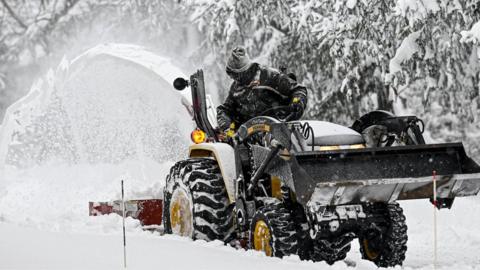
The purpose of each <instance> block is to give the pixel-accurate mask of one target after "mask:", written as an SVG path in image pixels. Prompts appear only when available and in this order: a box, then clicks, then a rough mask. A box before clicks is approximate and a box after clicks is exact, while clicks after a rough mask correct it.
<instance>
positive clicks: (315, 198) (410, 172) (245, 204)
mask: <svg viewBox="0 0 480 270" xmlns="http://www.w3.org/2000/svg"><path fill="white" fill-rule="evenodd" d="M204 85H205V84H204V80H203V72H202V71H201V70H199V71H197V72H196V73H194V74H193V75H191V76H190V79H189V80H188V81H187V80H185V79H182V78H178V79H176V80H175V82H174V87H175V88H176V89H177V90H183V89H185V88H186V87H188V86H189V87H190V88H191V92H192V108H191V111H192V112H193V118H194V120H195V123H196V125H197V128H196V132H195V133H194V134H195V136H196V137H195V138H196V139H195V140H194V141H195V144H192V145H191V146H190V149H189V158H187V159H185V160H181V161H178V162H177V163H176V164H175V165H174V166H173V167H172V168H171V169H170V173H169V174H168V175H167V177H166V183H165V187H164V197H163V207H160V208H159V207H158V205H156V206H155V205H153V206H151V207H146V206H145V204H143V202H142V204H143V205H142V207H138V204H137V207H136V208H135V207H134V208H135V209H133V210H134V211H131V213H132V215H136V216H137V217H139V218H141V217H140V212H139V211H140V210H141V211H146V210H148V209H149V208H152V209H156V210H158V211H160V215H161V216H162V222H163V226H164V231H165V232H166V233H174V234H178V235H182V236H187V237H191V238H193V239H203V240H207V241H209V240H216V239H217V240H221V241H225V243H232V244H235V245H236V246H238V245H240V246H243V247H249V248H252V249H255V250H258V251H262V252H264V253H265V254H266V255H267V256H276V257H283V256H287V255H290V254H298V255H299V256H300V258H301V259H310V260H313V261H326V262H327V263H329V264H333V263H334V262H336V261H339V260H343V259H345V257H346V255H347V253H348V251H349V250H350V247H351V241H352V240H354V239H355V238H357V239H358V241H359V244H360V252H361V254H362V257H363V258H364V259H366V260H369V261H372V262H373V263H375V264H376V265H377V266H379V267H392V266H396V265H401V264H402V262H403V261H404V260H405V252H406V250H407V239H408V237H407V226H406V223H405V216H404V214H403V211H402V208H401V207H400V205H399V204H398V203H397V201H399V200H411V199H430V200H432V197H433V186H432V174H433V172H434V171H436V175H437V188H436V193H437V195H438V202H437V204H436V206H437V207H438V208H450V207H451V206H452V204H453V201H454V199H455V198H456V197H459V196H474V195H476V194H477V193H478V192H479V190H480V167H479V166H478V164H477V163H475V161H473V160H472V159H470V158H469V157H468V156H467V155H466V154H465V150H464V148H463V146H462V144H461V143H448V144H432V145H428V144H425V141H424V139H423V136H422V129H423V127H424V125H423V122H422V121H421V120H420V119H418V118H417V117H415V116H402V117H397V116H395V115H392V114H391V113H389V112H385V111H374V112H371V113H368V114H366V115H364V116H362V117H361V118H360V119H358V120H357V121H356V122H355V123H354V124H353V126H352V127H350V128H349V127H344V126H340V125H336V124H333V123H328V122H322V121H310V120H308V121H291V122H289V121H286V120H285V119H276V118H273V117H267V116H259V117H255V118H253V119H250V120H249V121H247V122H246V123H244V124H243V125H241V126H240V127H238V129H236V130H235V134H234V135H233V136H230V137H228V136H227V138H228V139H227V141H220V138H221V137H220V136H218V135H217V133H216V131H215V128H214V127H213V126H212V124H211V122H210V121H209V119H208V115H211V114H212V112H210V111H209V108H208V106H207V104H206V94H205V88H204ZM279 110H283V111H284V112H285V108H279ZM286 119H288V117H287V118H286ZM197 137H198V138H197ZM192 138H193V136H192ZM102 207H103V208H102ZM90 210H91V214H99V213H105V212H109V211H115V205H110V204H108V203H107V204H105V205H99V204H97V205H95V204H91V209H90ZM162 210H163V213H162ZM158 211H157V212H156V213H158ZM146 212H151V211H146ZM154 212H155V211H154ZM158 216H159V215H155V217H157V218H158ZM143 222H144V223H145V221H143ZM155 222H158V220H155Z"/></svg>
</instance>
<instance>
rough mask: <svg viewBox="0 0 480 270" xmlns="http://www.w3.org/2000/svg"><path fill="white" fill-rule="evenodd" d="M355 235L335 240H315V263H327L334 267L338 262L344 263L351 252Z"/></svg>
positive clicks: (313, 258)
mask: <svg viewBox="0 0 480 270" xmlns="http://www.w3.org/2000/svg"><path fill="white" fill-rule="evenodd" d="M352 240H353V235H350V234H348V235H344V236H341V237H338V238H335V239H328V240H327V239H320V240H315V242H314V245H313V255H312V260H313V261H325V262H326V263H328V264H330V265H332V264H334V263H335V262H337V261H342V260H344V259H345V258H346V257H347V253H348V252H349V251H350V248H351V244H350V242H351V241H352Z"/></svg>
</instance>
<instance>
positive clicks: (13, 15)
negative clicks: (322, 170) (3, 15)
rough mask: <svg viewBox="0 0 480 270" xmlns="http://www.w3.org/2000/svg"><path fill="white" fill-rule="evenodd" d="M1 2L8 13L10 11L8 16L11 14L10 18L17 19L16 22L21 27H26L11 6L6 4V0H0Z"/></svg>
mask: <svg viewBox="0 0 480 270" xmlns="http://www.w3.org/2000/svg"><path fill="white" fill-rule="evenodd" d="M0 1H1V2H2V4H3V6H4V7H5V8H6V9H7V11H8V13H10V16H12V18H14V19H15V21H17V23H18V24H19V25H20V26H21V27H22V28H23V29H27V28H28V27H27V25H26V24H25V23H23V21H22V20H21V19H20V18H19V17H18V16H17V14H15V12H14V11H13V10H12V8H11V7H10V6H9V5H8V3H7V1H6V0H0Z"/></svg>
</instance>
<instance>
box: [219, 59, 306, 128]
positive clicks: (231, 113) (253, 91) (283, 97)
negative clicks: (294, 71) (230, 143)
mask: <svg viewBox="0 0 480 270" xmlns="http://www.w3.org/2000/svg"><path fill="white" fill-rule="evenodd" d="M294 98H297V99H299V100H300V102H301V104H302V106H303V108H305V107H306V104H307V89H306V88H305V87H304V86H302V85H300V84H298V83H297V82H296V81H295V80H293V79H291V78H290V77H289V76H288V75H287V74H285V73H282V72H280V71H277V70H275V69H271V68H268V67H264V66H259V67H258V70H257V72H256V75H255V77H254V79H253V81H252V82H251V83H250V84H249V85H239V84H238V83H237V82H236V81H234V82H233V83H232V85H231V86H230V91H229V93H228V96H227V98H226V100H225V102H224V103H223V104H222V105H220V106H218V107H217V122H218V126H219V128H220V129H221V130H222V131H223V130H227V129H228V128H229V127H230V124H231V123H235V127H236V128H238V127H239V126H240V125H241V124H243V123H245V122H246V121H248V120H249V119H251V118H253V117H256V116H260V115H269V116H274V115H273V114H272V112H271V111H272V110H270V112H269V113H266V114H263V113H264V112H265V111H267V110H269V109H272V108H274V107H277V106H288V105H290V104H291V102H292V101H293V99H294ZM300 117H301V116H298V117H297V119H292V120H298V118H300Z"/></svg>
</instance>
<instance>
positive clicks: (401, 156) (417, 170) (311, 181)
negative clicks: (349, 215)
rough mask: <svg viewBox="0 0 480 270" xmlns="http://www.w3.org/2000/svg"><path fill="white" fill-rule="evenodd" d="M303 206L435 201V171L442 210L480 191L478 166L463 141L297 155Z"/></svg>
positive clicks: (479, 170)
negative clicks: (457, 200) (307, 204)
mask: <svg viewBox="0 0 480 270" xmlns="http://www.w3.org/2000/svg"><path fill="white" fill-rule="evenodd" d="M295 157H296V160H297V162H298V165H299V166H298V167H297V169H294V170H293V173H294V174H301V175H302V176H303V178H306V181H302V183H299V185H297V184H296V186H295V189H296V192H297V197H299V201H300V202H302V203H307V202H308V201H312V202H315V203H320V204H322V205H341V204H355V203H361V202H393V201H396V200H409V199H432V197H433V182H432V179H433V172H434V171H435V172H436V179H437V196H438V198H439V203H440V204H439V205H438V207H448V208H450V207H451V204H452V203H453V199H454V198H455V197H457V196H474V195H476V194H477V193H478V192H479V190H480V166H479V165H478V164H477V163H475V161H473V160H472V159H470V158H469V157H468V156H467V155H466V153H465V149H464V148H463V145H462V144H461V143H447V144H430V145H414V146H398V147H386V148H366V149H352V150H336V151H324V152H305V153H298V154H295Z"/></svg>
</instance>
